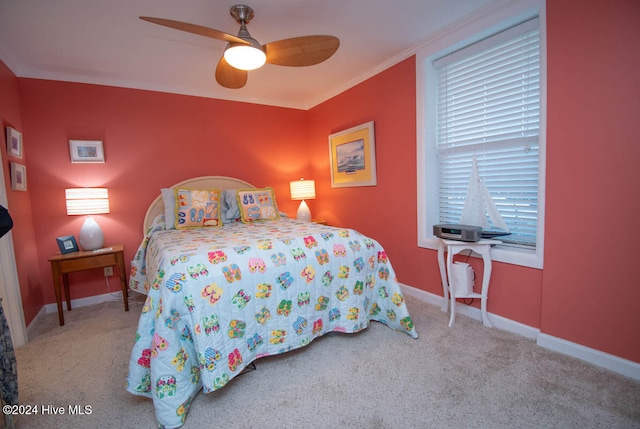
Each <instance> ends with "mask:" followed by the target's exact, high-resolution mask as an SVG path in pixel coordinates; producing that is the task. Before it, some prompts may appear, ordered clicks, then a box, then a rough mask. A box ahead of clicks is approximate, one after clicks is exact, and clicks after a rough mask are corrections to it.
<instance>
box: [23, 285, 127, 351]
mask: <svg viewBox="0 0 640 429" xmlns="http://www.w3.org/2000/svg"><path fill="white" fill-rule="evenodd" d="M109 301H120V302H122V291H114V292H111V293H105V294H102V295H95V296H89V297H86V298H78V299H72V300H71V308H79V307H87V306H90V305H95V304H101V303H103V302H109ZM62 308H63V310H64V311H66V308H67V304H66V302H65V301H63V302H62ZM57 312H58V305H57V304H55V303H53V304H46V305H45V306H44V307H42V308H41V309H40V311H39V312H38V314H36V317H34V318H33V320H32V321H31V322H30V323H29V326H27V342H28V339H29V338H31V337H32V336H33V334H34V332H35V330H36V329H37V328H38V326H39V325H40V323H42V318H43V317H44V315H45V314H50V313H57Z"/></svg>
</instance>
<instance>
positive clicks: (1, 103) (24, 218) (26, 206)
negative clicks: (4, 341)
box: [0, 61, 43, 323]
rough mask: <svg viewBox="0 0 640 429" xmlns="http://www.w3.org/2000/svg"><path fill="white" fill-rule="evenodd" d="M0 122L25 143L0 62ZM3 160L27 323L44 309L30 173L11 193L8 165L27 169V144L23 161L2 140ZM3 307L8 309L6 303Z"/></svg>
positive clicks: (12, 82)
mask: <svg viewBox="0 0 640 429" xmlns="http://www.w3.org/2000/svg"><path fill="white" fill-rule="evenodd" d="M0 121H1V122H2V133H3V135H6V134H5V129H6V127H8V126H11V127H13V128H15V129H16V130H18V131H23V135H22V137H23V140H24V141H28V138H29V134H28V133H24V129H23V127H22V118H21V115H20V97H19V90H18V79H17V78H16V76H15V75H14V74H13V73H12V72H11V70H9V69H8V68H7V67H6V66H5V64H4V63H3V62H2V61H0ZM0 142H2V143H3V144H0V146H2V160H3V161H4V165H3V167H4V168H3V169H4V181H5V187H6V189H7V202H8V205H9V213H10V214H11V218H12V219H13V229H12V231H11V234H12V236H13V243H14V250H15V256H16V267H17V270H18V281H19V282H20V295H21V297H22V307H23V311H24V317H25V319H26V321H27V323H29V321H31V320H32V319H33V318H34V317H35V316H36V314H38V311H40V309H41V308H42V306H43V299H42V283H41V281H40V270H39V269H38V258H37V254H38V248H37V246H36V242H35V235H34V229H33V210H32V207H31V191H32V189H33V187H32V184H31V170H30V169H29V168H27V191H26V192H25V191H12V190H11V177H10V171H11V170H10V165H11V162H19V163H21V164H23V165H27V163H28V161H30V154H31V151H30V150H29V149H28V148H27V147H28V146H27V144H24V145H23V150H22V159H20V158H16V157H9V156H7V145H6V144H5V138H4V137H3V138H1V139H0ZM3 305H5V306H6V305H9V303H8V302H7V301H5V302H3Z"/></svg>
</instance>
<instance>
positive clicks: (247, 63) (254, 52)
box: [224, 44, 267, 70]
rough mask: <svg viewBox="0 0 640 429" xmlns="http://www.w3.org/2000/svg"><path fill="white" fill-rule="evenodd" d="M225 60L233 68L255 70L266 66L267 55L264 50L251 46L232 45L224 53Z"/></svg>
mask: <svg viewBox="0 0 640 429" xmlns="http://www.w3.org/2000/svg"><path fill="white" fill-rule="evenodd" d="M224 59H225V60H226V61H227V63H229V65H230V66H231V67H235V68H237V69H240V70H255V69H258V68H260V67H262V66H263V65H264V63H265V62H266V61H267V55H266V54H265V53H264V51H263V50H262V49H259V48H256V47H254V46H250V45H240V44H230V45H229V47H228V48H227V49H226V50H225V51H224Z"/></svg>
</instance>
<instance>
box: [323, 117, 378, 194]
mask: <svg viewBox="0 0 640 429" xmlns="http://www.w3.org/2000/svg"><path fill="white" fill-rule="evenodd" d="M329 157H330V160H331V187H333V188H343V187H351V186H376V185H377V183H378V182H377V179H376V142H375V136H374V127H373V121H371V122H367V123H365V124H362V125H358V126H355V127H353V128H349V129H348V130H344V131H340V132H337V133H335V134H331V135H330V136H329Z"/></svg>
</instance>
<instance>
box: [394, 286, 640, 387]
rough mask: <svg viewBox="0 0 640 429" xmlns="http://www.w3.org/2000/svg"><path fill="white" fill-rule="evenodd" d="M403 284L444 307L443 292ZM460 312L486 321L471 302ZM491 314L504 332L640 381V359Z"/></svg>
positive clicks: (416, 295)
mask: <svg viewBox="0 0 640 429" xmlns="http://www.w3.org/2000/svg"><path fill="white" fill-rule="evenodd" d="M400 287H401V288H402V293H403V294H405V295H409V296H412V297H414V298H417V299H419V300H421V301H425V302H426V303H428V304H432V305H435V306H437V307H441V306H442V301H443V298H442V296H441V295H435V294H432V293H430V292H426V291H424V290H422V289H418V288H415V287H413V286H408V285H405V284H400ZM456 314H464V315H465V316H468V317H471V318H473V319H476V320H479V321H481V320H482V316H481V314H480V309H478V308H476V307H472V306H470V305H464V304H462V303H460V302H458V303H457V304H456ZM487 315H488V317H489V320H490V321H491V324H492V325H493V326H494V327H495V328H497V329H502V330H503V331H507V332H513V333H515V334H518V335H521V336H523V337H525V338H529V339H532V340H535V341H536V344H537V345H539V346H540V347H544V348H546V349H549V350H553V351H556V352H558V353H562V354H565V355H568V356H571V357H575V358H577V359H580V360H583V361H586V362H589V363H591V364H593V365H596V366H599V367H601V368H605V369H608V370H610V371H613V372H617V373H618V374H622V375H624V376H626V377H629V378H633V379H634V380H640V363H638V362H633V361H630V360H627V359H623V358H620V357H618V356H614V355H612V354H608V353H605V352H602V351H600V350H596V349H592V348H589V347H586V346H583V345H581V344H577V343H572V342H571V341H567V340H563V339H562V338H558V337H554V336H551V335H548V334H544V333H542V332H540V330H539V329H538V328H533V327H531V326H528V325H525V324H523V323H520V322H516V321H514V320H511V319H507V318H505V317H502V316H498V315H497V314H493V313H488V314H487ZM454 327H455V325H454Z"/></svg>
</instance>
